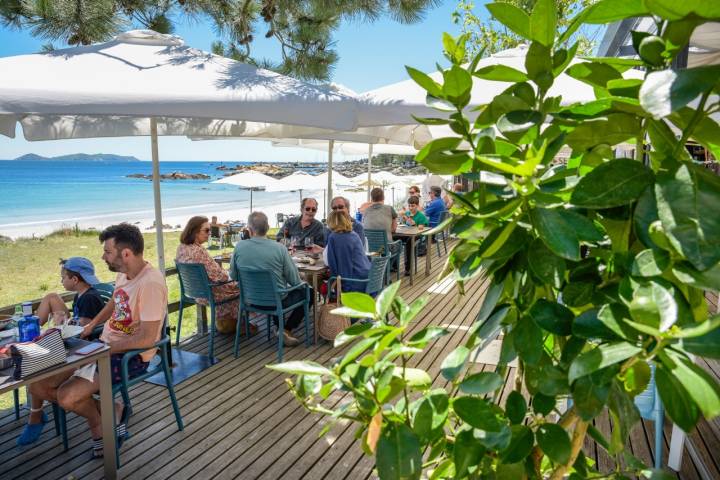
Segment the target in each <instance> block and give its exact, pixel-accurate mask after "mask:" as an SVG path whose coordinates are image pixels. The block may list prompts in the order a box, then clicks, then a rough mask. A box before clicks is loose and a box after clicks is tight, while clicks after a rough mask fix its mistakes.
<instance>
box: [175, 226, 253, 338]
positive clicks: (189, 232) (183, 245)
mask: <svg viewBox="0 0 720 480" xmlns="http://www.w3.org/2000/svg"><path fill="white" fill-rule="evenodd" d="M209 236H210V223H208V219H207V217H192V218H191V219H190V220H188V223H187V225H185V229H184V230H183V232H182V233H181V234H180V245H178V247H177V252H176V253H175V261H176V262H180V263H202V264H203V265H204V266H205V271H206V272H207V275H208V279H209V280H210V282H212V283H223V282H230V283H226V284H225V285H220V286H218V287H215V288H213V289H212V291H213V294H214V296H215V301H216V302H220V301H223V300H225V299H226V298H231V297H237V296H238V295H240V289H239V288H238V285H237V282H231V281H230V276H229V275H228V274H227V272H226V271H225V270H223V268H222V267H221V266H220V265H218V264H217V262H215V260H213V258H212V257H211V256H210V254H209V253H208V251H207V250H205V248H204V247H203V244H204V243H205V242H207V241H208V238H209ZM239 305H240V300H239V299H236V300H233V301H230V302H227V303H223V304H220V305H217V306H216V307H215V327H216V328H217V331H218V332H220V333H233V332H234V331H235V325H236V323H237V311H238V308H239Z"/></svg>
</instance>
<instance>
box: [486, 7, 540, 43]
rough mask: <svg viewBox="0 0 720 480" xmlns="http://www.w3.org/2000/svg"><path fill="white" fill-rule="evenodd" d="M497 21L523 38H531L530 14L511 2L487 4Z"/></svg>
mask: <svg viewBox="0 0 720 480" xmlns="http://www.w3.org/2000/svg"><path fill="white" fill-rule="evenodd" d="M485 8H487V9H488V10H489V11H490V14H491V15H492V16H493V17H495V19H496V20H497V21H499V22H500V23H502V24H503V25H505V26H506V27H508V28H509V29H510V30H512V31H513V32H515V33H517V34H518V35H520V36H521V37H523V38H527V39H530V38H531V36H530V16H529V15H528V14H527V13H525V12H524V11H523V10H521V9H519V8H517V7H516V6H514V5H511V4H509V3H503V2H497V3H488V4H487V5H485Z"/></svg>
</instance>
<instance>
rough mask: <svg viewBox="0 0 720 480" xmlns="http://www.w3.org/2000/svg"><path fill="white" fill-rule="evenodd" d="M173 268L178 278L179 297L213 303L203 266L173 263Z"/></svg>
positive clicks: (200, 264)
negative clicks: (175, 269)
mask: <svg viewBox="0 0 720 480" xmlns="http://www.w3.org/2000/svg"><path fill="white" fill-rule="evenodd" d="M175 267H177V271H178V277H179V278H180V295H182V296H184V297H187V298H192V299H196V298H204V299H205V300H207V301H208V302H210V303H212V302H213V301H214V299H213V294H212V288H210V279H209V278H208V274H207V270H205V265H203V264H202V263H181V262H175Z"/></svg>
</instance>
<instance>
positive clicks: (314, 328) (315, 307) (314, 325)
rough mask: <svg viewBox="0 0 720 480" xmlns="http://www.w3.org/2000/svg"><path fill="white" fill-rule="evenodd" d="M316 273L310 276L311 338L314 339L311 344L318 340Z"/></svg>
mask: <svg viewBox="0 0 720 480" xmlns="http://www.w3.org/2000/svg"><path fill="white" fill-rule="evenodd" d="M317 281H318V275H317V274H315V273H314V274H313V276H312V283H313V299H312V301H313V338H314V339H315V340H314V342H313V345H315V344H317V341H318V330H317V321H318V315H317V310H318V309H317V296H318V293H319V291H318V285H317Z"/></svg>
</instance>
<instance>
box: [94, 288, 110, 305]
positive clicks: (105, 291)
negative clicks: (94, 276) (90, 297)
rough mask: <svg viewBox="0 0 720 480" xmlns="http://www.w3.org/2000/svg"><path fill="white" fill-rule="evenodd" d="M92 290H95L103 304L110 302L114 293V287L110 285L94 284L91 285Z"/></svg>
mask: <svg viewBox="0 0 720 480" xmlns="http://www.w3.org/2000/svg"><path fill="white" fill-rule="evenodd" d="M93 288H94V289H95V290H97V292H98V293H99V294H100V298H102V299H103V301H104V302H105V303H107V302H109V301H110V299H111V298H112V296H113V292H114V291H115V286H114V285H112V284H111V283H96V284H95V285H93Z"/></svg>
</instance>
